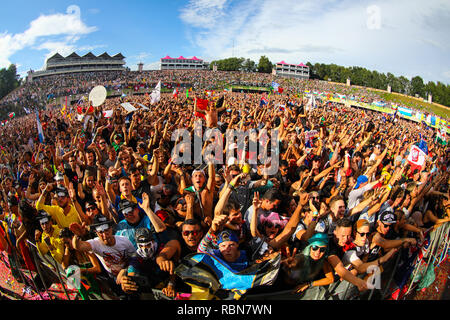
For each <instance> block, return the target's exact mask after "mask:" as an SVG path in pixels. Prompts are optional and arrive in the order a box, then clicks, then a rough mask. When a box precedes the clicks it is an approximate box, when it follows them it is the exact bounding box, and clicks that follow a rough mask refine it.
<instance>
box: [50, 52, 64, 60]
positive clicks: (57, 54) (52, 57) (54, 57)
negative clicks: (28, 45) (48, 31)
mask: <svg viewBox="0 0 450 320" xmlns="http://www.w3.org/2000/svg"><path fill="white" fill-rule="evenodd" d="M55 59H64V57H63V56H62V55H60V54H59V53H55V54H54V55H53V56H51V57H50V58H48V59H47V60H55Z"/></svg>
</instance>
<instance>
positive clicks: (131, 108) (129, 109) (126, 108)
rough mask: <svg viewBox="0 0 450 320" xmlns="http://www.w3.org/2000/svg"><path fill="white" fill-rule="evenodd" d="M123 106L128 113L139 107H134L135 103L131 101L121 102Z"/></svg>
mask: <svg viewBox="0 0 450 320" xmlns="http://www.w3.org/2000/svg"><path fill="white" fill-rule="evenodd" d="M120 105H121V106H122V108H124V109H125V110H126V111H127V112H128V113H130V112H134V111H136V110H137V109H136V108H135V107H133V105H132V104H131V103H129V102H124V103H122V104H120Z"/></svg>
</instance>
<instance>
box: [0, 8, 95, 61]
mask: <svg viewBox="0 0 450 320" xmlns="http://www.w3.org/2000/svg"><path fill="white" fill-rule="evenodd" d="M96 30H97V28H96V27H89V26H87V25H86V24H85V23H84V22H83V21H82V20H81V10H80V8H79V7H78V6H76V5H71V6H69V7H68V8H67V11H66V13H65V14H64V13H56V14H51V15H41V16H39V17H38V18H37V19H35V20H33V21H31V23H30V26H29V28H28V29H27V30H25V31H24V32H23V33H17V34H10V33H8V32H7V31H6V32H4V33H2V34H0V67H4V66H7V65H9V64H10V61H9V59H10V57H11V56H12V55H13V54H15V53H16V52H18V51H20V50H23V49H25V48H33V47H35V46H37V48H38V49H41V50H48V51H50V53H52V52H56V51H55V50H64V52H67V49H69V48H75V46H74V44H75V43H76V42H77V41H78V40H79V39H80V36H82V35H86V34H89V33H92V32H94V31H96ZM54 38H57V40H54Z"/></svg>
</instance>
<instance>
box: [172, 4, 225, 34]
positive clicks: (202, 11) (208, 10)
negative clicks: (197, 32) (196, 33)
mask: <svg viewBox="0 0 450 320" xmlns="http://www.w3.org/2000/svg"><path fill="white" fill-rule="evenodd" d="M226 2H227V0H190V1H189V4H188V5H187V6H186V7H185V8H182V9H181V19H182V20H183V21H184V22H186V23H188V24H191V25H193V26H196V27H202V28H209V27H210V26H212V25H213V24H214V22H215V21H216V20H217V19H219V18H221V17H223V16H224V15H225V13H224V11H223V9H224V8H225V4H226Z"/></svg>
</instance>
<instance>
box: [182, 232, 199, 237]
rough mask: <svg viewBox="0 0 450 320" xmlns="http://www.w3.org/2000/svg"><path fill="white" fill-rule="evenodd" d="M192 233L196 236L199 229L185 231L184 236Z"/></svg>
mask: <svg viewBox="0 0 450 320" xmlns="http://www.w3.org/2000/svg"><path fill="white" fill-rule="evenodd" d="M190 234H192V235H193V236H194V237H196V236H197V235H198V234H199V232H198V231H183V236H185V237H187V236H189V235H190Z"/></svg>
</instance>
